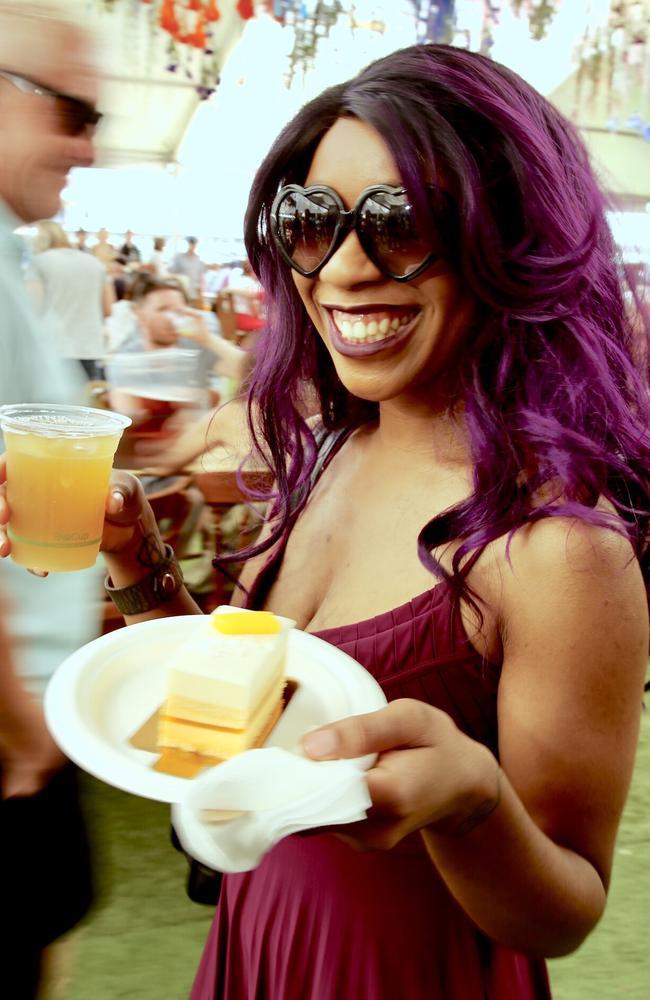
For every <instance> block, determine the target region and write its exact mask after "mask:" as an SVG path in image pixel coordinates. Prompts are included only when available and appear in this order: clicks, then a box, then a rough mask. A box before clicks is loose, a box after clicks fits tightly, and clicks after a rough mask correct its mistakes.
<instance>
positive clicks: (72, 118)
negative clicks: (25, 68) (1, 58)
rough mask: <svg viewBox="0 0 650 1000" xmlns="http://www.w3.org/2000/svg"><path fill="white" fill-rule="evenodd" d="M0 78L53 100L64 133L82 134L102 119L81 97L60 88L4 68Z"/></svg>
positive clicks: (27, 92) (27, 91)
mask: <svg viewBox="0 0 650 1000" xmlns="http://www.w3.org/2000/svg"><path fill="white" fill-rule="evenodd" d="M0 78H2V79H3V80H6V81H7V82H8V83H11V84H13V86H14V87H16V89H17V90H19V91H20V92H21V93H22V94H30V95H32V96H34V97H49V98H50V99H51V100H52V101H53V102H54V106H55V108H56V112H57V115H58V117H59V121H60V123H61V128H62V130H63V132H64V133H65V135H69V136H79V135H83V134H84V133H85V131H86V130H87V129H95V128H96V127H97V125H99V123H100V121H101V119H102V115H101V112H99V111H97V109H96V108H95V107H94V106H93V105H92V104H90V102H89V101H84V100H83V99H82V98H81V97H72V95H71V94H63V93H62V92H61V91H60V90H53V89H52V87H46V86H45V85H44V84H42V83H37V82H36V80H30V79H29V78H28V77H26V76H19V75H18V73H10V72H9V70H6V69H0Z"/></svg>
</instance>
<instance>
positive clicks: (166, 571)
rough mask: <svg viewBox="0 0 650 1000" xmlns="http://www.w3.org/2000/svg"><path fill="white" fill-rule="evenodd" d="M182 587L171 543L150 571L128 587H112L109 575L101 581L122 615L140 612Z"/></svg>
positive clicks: (157, 604)
mask: <svg viewBox="0 0 650 1000" xmlns="http://www.w3.org/2000/svg"><path fill="white" fill-rule="evenodd" d="M182 586H183V574H182V572H181V568H180V566H179V565H178V563H177V562H176V557H175V555H174V551H173V549H172V547H171V545H165V550H164V554H163V555H161V556H160V561H159V562H158V563H157V564H156V565H155V566H154V567H153V569H152V571H151V573H150V574H149V575H148V576H146V577H145V578H144V579H143V580H140V581H139V582H138V583H134V584H131V586H130V587H114V586H113V581H112V580H111V578H110V576H107V577H106V579H105V580H104V587H105V589H106V593H107V594H108V596H109V597H110V598H111V600H112V602H113V604H114V605H115V607H116V608H117V610H118V611H119V612H120V613H121V614H123V615H141V614H144V613H145V611H152V610H153V609H154V608H158V607H160V605H161V604H166V603H167V601H171V600H172V599H173V598H174V597H176V594H177V593H178V592H179V590H180V589H181V587H182Z"/></svg>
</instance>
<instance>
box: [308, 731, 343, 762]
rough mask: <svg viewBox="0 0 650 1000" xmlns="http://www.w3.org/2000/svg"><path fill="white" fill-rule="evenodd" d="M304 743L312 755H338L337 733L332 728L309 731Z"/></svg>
mask: <svg viewBox="0 0 650 1000" xmlns="http://www.w3.org/2000/svg"><path fill="white" fill-rule="evenodd" d="M302 745H303V747H304V749H305V750H306V751H307V753H308V754H309V756H310V757H336V755H337V753H338V749H339V741H338V738H337V735H336V733H335V732H333V731H332V730H331V729H317V730H316V731H315V732H313V733H307V735H306V736H305V737H304V738H303V741H302Z"/></svg>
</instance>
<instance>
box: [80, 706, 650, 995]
mask: <svg viewBox="0 0 650 1000" xmlns="http://www.w3.org/2000/svg"><path fill="white" fill-rule="evenodd" d="M85 791H86V795H87V800H88V806H89V810H90V816H91V820H92V828H93V832H94V841H95V844H96V853H97V861H98V873H99V888H100V899H99V902H98V905H97V907H96V909H95V911H94V913H93V914H92V916H91V917H90V919H88V920H87V921H86V923H85V924H84V926H83V927H82V928H81V930H80V931H78V932H77V933H76V934H75V935H74V936H73V946H74V965H73V975H72V981H71V984H70V985H69V987H68V989H67V991H66V992H65V1000H186V998H187V996H188V993H189V988H190V985H191V982H192V978H193V974H194V970H195V968H196V965H197V963H198V960H199V956H200V954H201V949H202V946H203V942H204V940H205V937H206V935H207V931H208V927H209V923H210V918H211V910H210V908H209V907H204V906H200V905H197V904H195V903H192V902H190V900H189V899H188V898H187V896H186V894H185V888H184V886H185V877H186V870H187V866H186V863H185V860H184V858H183V857H182V856H181V855H179V854H178V853H177V852H176V851H174V850H173V848H172V847H171V845H170V843H169V811H168V808H167V807H166V806H164V805H161V804H159V803H155V802H148V801H146V800H144V799H138V798H135V797H134V796H131V795H126V794H124V793H122V792H118V791H116V790H115V789H113V788H109V787H108V786H106V785H103V784H101V783H99V782H96V781H94V780H93V779H90V778H88V779H87V780H86V781H85ZM649 911H650V716H646V717H644V719H643V725H642V731H641V742H640V746H639V754H638V758H637V765H636V770H635V776H634V781H633V784H632V789H631V792H630V797H629V800H628V804H627V808H626V811H625V816H624V819H623V823H622V826H621V831H620V835H619V839H618V844H617V849H616V862H615V868H614V877H613V882H612V887H611V892H610V898H609V904H608V908H607V912H606V914H605V916H604V918H603V920H602V922H601V924H600V925H599V927H598V928H597V929H596V930H595V931H594V933H593V934H592V935H591V937H590V938H589V939H588V940H587V942H586V943H585V944H584V946H583V947H582V948H581V949H580V951H579V952H577V953H576V954H575V955H571V956H570V957H569V958H564V959H561V960H558V961H554V962H552V963H551V965H550V970H551V980H552V983H553V996H554V1000H613V998H618V997H621V998H625V1000H647V998H648V997H650V943H649V941H648V931H647V914H648V912H649ZM269 1000H282V998H280V997H270V998H269ZM396 1000H398V998H396Z"/></svg>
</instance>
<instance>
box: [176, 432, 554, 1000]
mask: <svg viewBox="0 0 650 1000" xmlns="http://www.w3.org/2000/svg"><path fill="white" fill-rule="evenodd" d="M340 443H342V438H341V439H340V440H339V441H337V442H336V444H337V445H340ZM335 450H337V449H336V448H333V449H331V451H332V453H333V452H334V451H335ZM327 457H328V458H329V454H328V456H327ZM325 464H326V462H323V463H321V465H320V468H319V470H318V472H319V473H320V472H321V471H322V468H323V467H324V465H325ZM282 554H283V552H282V549H280V551H279V552H275V554H274V556H273V557H272V558H271V559H270V560H269V561H268V562H267V564H266V566H265V567H264V569H263V571H262V573H261V574H260V576H259V577H258V579H257V580H256V581H255V585H254V587H253V589H252V591H251V593H250V595H249V600H248V604H249V606H253V607H255V606H256V607H259V606H261V605H262V604H263V603H264V598H265V596H266V594H267V593H268V590H269V588H270V585H271V583H272V581H273V579H274V577H275V575H276V573H277V570H278V567H279V564H280V562H281V559H282ZM315 634H316V635H318V636H319V637H320V638H321V639H324V640H325V641H326V642H330V643H332V644H333V645H335V646H338V647H339V649H342V650H344V651H345V652H346V653H348V654H349V655H350V656H352V657H354V659H355V660H357V661H358V662H359V663H361V664H362V665H363V666H364V667H365V668H366V670H368V671H370V673H371V674H372V675H373V677H375V678H376V680H377V681H378V682H379V684H380V685H381V686H382V688H383V690H384V692H385V694H386V698H387V699H388V700H389V701H390V700H392V699H395V698H416V699H419V700H420V701H424V702H427V703H428V704H430V705H435V706H436V707H437V708H440V709H442V710H443V711H445V712H447V713H448V714H449V715H450V716H451V717H452V718H453V720H454V721H455V723H456V724H457V725H458V726H459V728H460V729H462V730H463V731H464V732H466V733H467V734H468V735H469V736H471V737H472V738H473V739H475V740H478V741H479V742H481V743H484V744H485V745H486V746H488V747H489V748H490V749H491V750H492V751H493V752H494V753H495V754H496V753H497V750H498V748H497V710H496V700H497V688H498V685H499V676H500V666H499V665H497V664H493V663H489V662H486V661H485V660H483V659H482V658H481V657H480V656H479V654H478V653H477V652H476V650H475V649H474V648H473V646H472V645H471V643H470V642H469V640H468V639H467V637H466V635H465V632H464V629H463V625H462V621H461V617H460V612H459V610H458V608H457V606H456V605H455V603H454V601H453V599H452V595H451V591H450V589H449V587H448V586H447V584H446V583H444V582H443V583H440V584H438V585H437V586H435V587H433V588H432V589H431V590H429V591H427V592H426V593H424V594H422V595H420V596H419V597H416V598H414V599H413V600H412V601H410V602H409V603H408V604H405V605H403V606H402V607H399V608H396V609H395V610H393V611H389V612H386V613H385V614H381V615H377V616H376V617H375V618H370V619H368V620H366V621H362V622H358V623H355V624H352V625H345V626H343V627H341V628H333V629H327V630H326V631H322V632H316V633H315ZM217 998H218V1000H549V998H550V990H549V984H548V977H547V974H546V966H545V963H544V962H543V961H541V960H538V959H532V958H528V957H527V956H525V955H521V954H518V953H516V952H513V951H511V950H509V949H507V948H504V947H502V946H501V945H498V944H495V943H494V942H492V941H491V940H490V939H488V938H487V937H486V936H485V935H484V934H483V933H482V932H481V931H480V930H479V929H478V928H477V927H476V926H475V925H474V924H473V923H472V921H471V920H470V919H469V917H468V916H467V915H466V914H465V912H464V911H463V910H462V909H461V907H460V906H459V905H458V904H457V903H456V901H455V900H454V898H453V897H452V895H451V894H450V892H449V891H448V889H447V888H446V886H445V884H444V882H443V881H442V879H441V878H440V876H439V875H438V873H437V870H436V868H435V866H434V864H433V862H432V861H431V859H430V858H429V855H428V854H427V853H426V850H425V848H424V846H423V844H422V841H421V839H420V837H419V836H418V835H417V834H414V835H412V836H410V837H407V838H406V839H405V840H403V841H402V842H401V843H400V844H398V845H397V846H396V847H395V848H393V850H391V851H377V852H369V853H360V852H358V851H355V850H354V849H352V848H350V847H348V846H347V845H345V844H343V843H342V842H341V841H339V840H338V839H337V838H336V837H335V836H333V835H331V834H312V833H310V834H309V835H302V836H301V835H299V834H298V835H294V836H291V837H287V838H285V839H284V840H282V841H280V843H279V844H277V845H276V846H275V847H274V848H273V849H272V850H271V851H269V853H268V854H267V855H266V856H265V857H264V858H263V860H262V862H261V863H260V864H259V865H258V867H257V868H256V869H255V870H254V871H251V872H244V873H242V874H238V875H227V876H225V877H224V879H223V884H222V889H221V897H220V900H219V904H218V906H217V911H216V914H215V918H214V922H213V924H212V928H211V931H210V934H209V937H208V940H207V942H206V945H205V949H204V952H203V956H202V959H201V962H200V965H199V968H198V971H197V974H196V979H195V982H194V986H193V989H192V993H191V998H190V1000H217Z"/></svg>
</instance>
